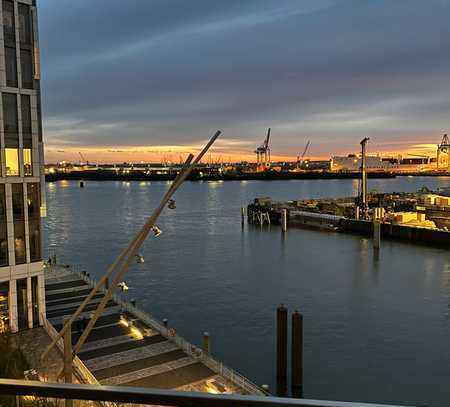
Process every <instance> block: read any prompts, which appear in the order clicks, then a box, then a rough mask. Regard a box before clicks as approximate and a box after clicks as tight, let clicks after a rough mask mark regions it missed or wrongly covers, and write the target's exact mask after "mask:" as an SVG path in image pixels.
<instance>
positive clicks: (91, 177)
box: [45, 170, 450, 182]
mask: <svg viewBox="0 0 450 407" xmlns="http://www.w3.org/2000/svg"><path fill="white" fill-rule="evenodd" d="M175 176H176V174H175V173H173V174H145V173H142V172H138V171H136V172H134V173H130V174H117V173H115V172H112V171H102V170H96V171H79V172H70V173H57V174H46V175H45V180H46V181H47V182H56V181H173V180H174V179H175ZM396 177H450V174H449V173H447V174H436V173H413V174H404V173H369V174H368V178H369V179H392V178H396ZM360 178H361V176H360V174H359V173H358V172H343V173H333V172H308V173H302V172H301V173H277V172H265V173H248V174H226V175H215V174H214V175H203V174H200V173H199V172H195V173H193V174H192V175H191V176H190V177H188V181H287V180H322V179H326V180H329V179H360Z"/></svg>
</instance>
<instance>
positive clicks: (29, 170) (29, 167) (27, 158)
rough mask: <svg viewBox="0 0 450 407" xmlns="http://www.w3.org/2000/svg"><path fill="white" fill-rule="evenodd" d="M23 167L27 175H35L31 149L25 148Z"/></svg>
mask: <svg viewBox="0 0 450 407" xmlns="http://www.w3.org/2000/svg"><path fill="white" fill-rule="evenodd" d="M23 169H24V174H25V176H26V177H31V176H32V175H33V163H32V160H31V149H30V148H24V149H23Z"/></svg>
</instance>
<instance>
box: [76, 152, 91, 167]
mask: <svg viewBox="0 0 450 407" xmlns="http://www.w3.org/2000/svg"><path fill="white" fill-rule="evenodd" d="M78 155H79V156H80V158H81V161H80V165H85V164H86V165H89V162H88V161H87V160H86V159H85V158H84V156H83V154H81V151H78Z"/></svg>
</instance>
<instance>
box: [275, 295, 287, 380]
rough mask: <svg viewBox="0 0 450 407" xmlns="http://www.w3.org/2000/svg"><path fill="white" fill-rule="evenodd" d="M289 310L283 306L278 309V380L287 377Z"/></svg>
mask: <svg viewBox="0 0 450 407" xmlns="http://www.w3.org/2000/svg"><path fill="white" fill-rule="evenodd" d="M287 313H288V310H287V308H286V307H285V306H284V305H283V304H281V305H280V306H279V307H278V308H277V378H278V379H286V377H287V328H288V326H287V325H288V324H287Z"/></svg>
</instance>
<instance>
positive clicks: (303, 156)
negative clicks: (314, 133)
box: [297, 140, 311, 169]
mask: <svg viewBox="0 0 450 407" xmlns="http://www.w3.org/2000/svg"><path fill="white" fill-rule="evenodd" d="M310 144H311V142H310V141H309V140H308V142H307V143H306V147H305V149H304V150H303V153H302V155H301V156H297V169H298V168H300V167H301V166H302V165H303V160H304V158H305V155H306V152H307V151H308V148H309V145H310Z"/></svg>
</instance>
